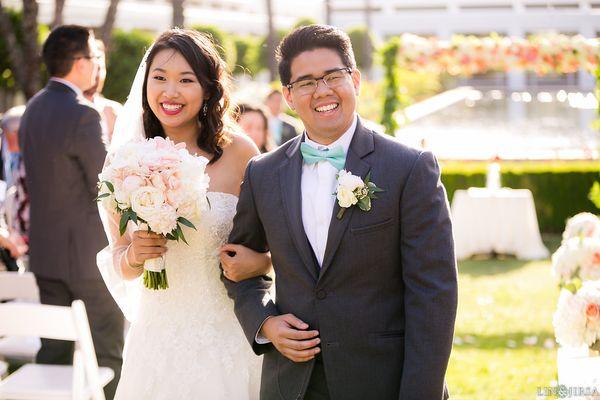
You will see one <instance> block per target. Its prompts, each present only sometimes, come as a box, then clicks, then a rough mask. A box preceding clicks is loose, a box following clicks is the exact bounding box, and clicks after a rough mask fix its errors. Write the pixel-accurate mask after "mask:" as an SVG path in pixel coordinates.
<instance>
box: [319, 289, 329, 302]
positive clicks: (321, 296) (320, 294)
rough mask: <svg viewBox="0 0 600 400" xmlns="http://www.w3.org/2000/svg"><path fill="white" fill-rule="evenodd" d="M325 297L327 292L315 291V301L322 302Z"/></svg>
mask: <svg viewBox="0 0 600 400" xmlns="http://www.w3.org/2000/svg"><path fill="white" fill-rule="evenodd" d="M325 297H327V292H326V291H324V290H323V289H319V290H318V291H317V299H319V300H323V299H324V298H325Z"/></svg>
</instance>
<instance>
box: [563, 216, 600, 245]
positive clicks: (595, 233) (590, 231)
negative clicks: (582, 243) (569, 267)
mask: <svg viewBox="0 0 600 400" xmlns="http://www.w3.org/2000/svg"><path fill="white" fill-rule="evenodd" d="M574 237H580V238H586V237H595V238H600V219H598V217H597V216H595V215H594V214H592V213H579V214H577V215H575V216H573V217H571V218H570V219H569V220H568V221H567V225H566V227H565V231H564V232H563V242H565V241H567V240H569V239H571V238H574Z"/></svg>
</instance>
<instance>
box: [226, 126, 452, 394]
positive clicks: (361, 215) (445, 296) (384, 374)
mask: <svg viewBox="0 0 600 400" xmlns="http://www.w3.org/2000/svg"><path fill="white" fill-rule="evenodd" d="M301 141H302V136H299V137H297V138H295V139H294V140H291V141H290V142H288V143H286V144H285V145H283V146H282V147H280V148H279V149H277V150H276V151H274V152H273V153H270V154H266V155H263V156H260V157H258V158H256V159H254V160H252V161H251V162H250V163H249V165H248V167H247V170H246V174H245V177H244V182H243V184H242V190H241V194H240V200H239V203H238V208H237V215H236V216H235V219H234V227H233V231H232V232H231V236H230V242H232V243H241V244H243V245H246V246H249V247H251V248H253V249H255V250H258V251H267V250H269V251H270V252H271V256H272V260H273V267H274V270H275V274H276V282H277V283H276V304H275V303H274V302H273V301H271V300H270V299H269V295H268V289H269V287H270V285H271V280H270V279H269V278H268V277H265V276H262V277H258V278H254V279H249V280H246V281H242V282H240V283H237V284H236V283H233V282H231V281H228V280H227V279H225V278H222V279H223V282H224V283H225V285H226V287H227V290H228V292H229V295H230V297H232V298H233V299H234V301H235V312H236V315H237V317H238V319H239V321H240V323H241V325H242V328H243V329H244V331H245V334H246V336H247V338H248V341H249V342H250V343H251V344H252V346H253V348H254V351H255V352H256V353H258V354H261V353H262V354H264V362H263V370H262V384H261V399H264V400H275V399H278V400H279V399H286V400H288V399H301V398H302V397H303V396H304V393H305V391H306V387H307V385H308V382H309V379H310V375H311V371H312V367H313V363H314V361H310V362H305V363H294V362H292V361H290V360H288V359H287V358H285V357H284V356H282V355H281V354H280V353H279V352H278V351H277V350H276V349H275V348H274V346H273V345H271V344H267V345H259V344H257V343H256V342H255V335H256V333H257V331H258V329H259V328H260V326H261V324H262V323H263V321H264V320H265V318H267V317H268V316H271V315H278V314H285V313H292V314H294V315H296V316H297V317H298V318H300V319H302V320H303V321H305V322H306V323H308V324H309V325H310V328H311V329H318V330H319V332H320V337H321V349H322V357H323V363H324V368H325V373H326V377H327V385H328V387H329V393H330V395H331V398H332V399H335V400H353V399H356V400H368V399H377V400H392V399H394V400H398V399H401V400H434V399H435V400H441V399H443V398H447V391H446V388H445V383H444V375H445V372H446V367H447V364H448V358H449V355H450V349H451V346H452V336H453V330H454V319H455V316H456V305H457V279H456V263H455V258H454V250H453V240H452V227H451V223H450V217H449V212H448V202H447V199H446V193H445V190H444V188H443V186H442V184H441V182H440V170H439V167H438V164H437V162H436V160H435V158H434V156H433V155H432V154H431V153H429V152H424V151H419V150H415V149H411V148H408V147H405V146H403V145H402V144H399V143H398V142H396V141H394V140H393V139H391V138H388V137H386V136H382V135H379V134H377V133H375V132H373V131H371V130H368V129H366V128H365V127H363V126H362V125H361V123H360V120H359V123H358V126H357V128H356V132H355V134H354V137H353V139H352V143H351V145H350V149H349V151H348V154H347V157H346V166H345V169H346V170H348V171H350V172H352V173H353V174H354V175H360V176H361V177H363V178H364V177H365V176H366V175H367V174H368V173H370V174H371V180H372V182H374V183H375V184H376V185H377V186H378V187H380V188H382V189H384V190H385V191H384V192H382V193H378V194H377V195H378V199H375V200H373V203H372V209H371V210H370V211H368V212H363V211H361V210H359V209H357V208H356V207H352V208H350V209H348V210H346V212H345V214H344V216H343V218H342V219H341V220H338V219H336V217H335V216H336V214H337V213H338V210H339V206H338V205H337V204H336V205H335V208H334V210H333V215H332V218H331V224H330V227H329V236H328V239H327V246H326V251H325V256H324V260H323V265H322V267H321V268H319V266H318V264H317V263H316V261H315V257H314V256H313V253H312V249H311V247H310V244H309V241H308V239H307V237H306V235H305V232H304V228H303V224H302V210H301V204H302V202H301V193H300V178H301V173H302V156H301V153H300V143H301Z"/></svg>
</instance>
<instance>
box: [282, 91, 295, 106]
mask: <svg viewBox="0 0 600 400" xmlns="http://www.w3.org/2000/svg"><path fill="white" fill-rule="evenodd" d="M281 92H282V93H283V98H284V99H285V102H286V103H287V105H288V107H290V108H291V109H292V110H295V108H294V99H292V92H291V91H290V89H288V87H287V86H284V87H282V88H281Z"/></svg>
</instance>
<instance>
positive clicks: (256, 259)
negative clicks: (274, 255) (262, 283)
mask: <svg viewBox="0 0 600 400" xmlns="http://www.w3.org/2000/svg"><path fill="white" fill-rule="evenodd" d="M219 257H220V258H221V267H222V269H223V275H225V277H226V278H227V279H229V280H230V281H233V282H239V281H243V280H246V279H250V278H254V277H257V276H261V275H266V274H267V273H269V272H270V271H271V253H269V252H267V253H259V252H257V251H254V250H252V249H249V248H248V247H245V246H242V245H240V244H231V243H228V244H225V245H223V246H222V247H221V249H220V254H219Z"/></svg>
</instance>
